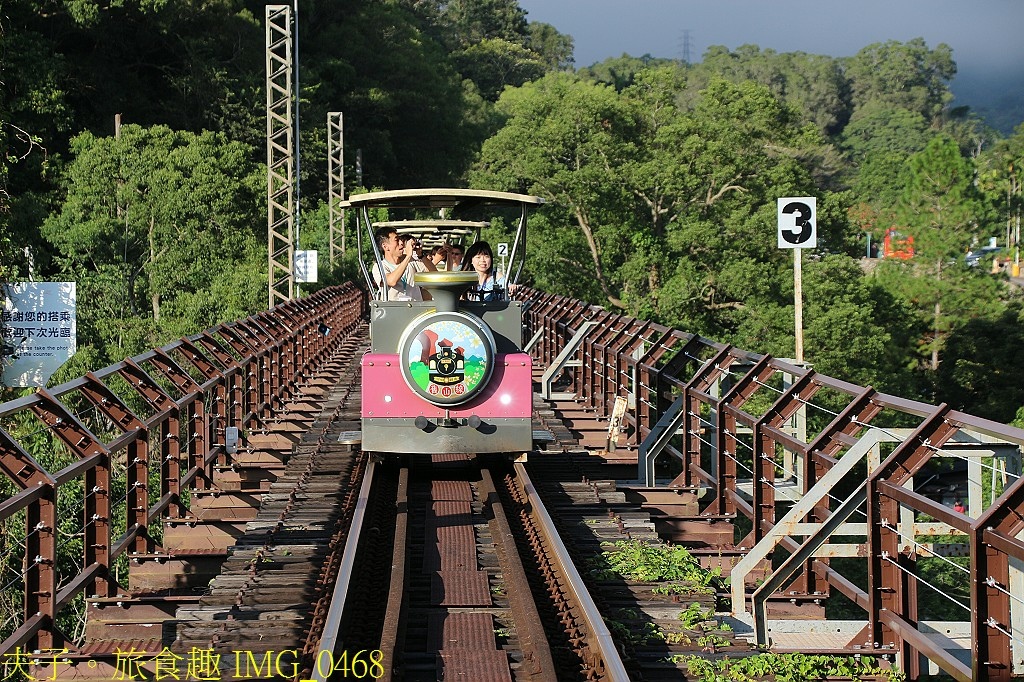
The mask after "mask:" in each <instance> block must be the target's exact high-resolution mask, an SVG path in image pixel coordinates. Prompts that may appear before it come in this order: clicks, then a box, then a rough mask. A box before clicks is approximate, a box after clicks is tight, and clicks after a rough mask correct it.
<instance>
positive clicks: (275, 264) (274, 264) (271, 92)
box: [266, 5, 295, 308]
mask: <svg viewBox="0 0 1024 682" xmlns="http://www.w3.org/2000/svg"><path fill="white" fill-rule="evenodd" d="M266 17H267V24H266V25H267V293H268V304H269V307H271V308H273V307H274V306H275V305H277V304H279V303H283V302H285V301H287V300H289V299H291V298H294V297H295V136H294V132H295V128H294V122H293V120H292V68H293V67H292V13H291V8H290V7H289V6H288V5H267V6H266Z"/></svg>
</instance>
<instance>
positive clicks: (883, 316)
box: [803, 255, 914, 391]
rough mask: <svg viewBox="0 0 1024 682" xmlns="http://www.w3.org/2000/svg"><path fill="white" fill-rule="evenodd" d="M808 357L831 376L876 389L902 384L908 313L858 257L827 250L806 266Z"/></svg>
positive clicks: (908, 361)
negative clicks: (827, 252) (873, 276)
mask: <svg viewBox="0 0 1024 682" xmlns="http://www.w3.org/2000/svg"><path fill="white" fill-rule="evenodd" d="M803 287H804V338H805V342H804V345H805V348H806V357H807V359H808V361H810V362H811V364H812V365H813V366H814V369H815V370H816V371H818V372H821V373H823V374H827V375H829V376H833V377H837V378H840V379H844V380H846V381H851V382H853V383H856V384H859V385H861V386H873V387H875V388H877V389H879V390H885V391H888V390H893V391H899V390H905V387H906V386H907V385H908V384H909V381H908V376H907V369H908V367H909V366H910V365H911V360H912V351H911V349H912V345H913V344H912V342H913V333H914V331H913V328H912V327H910V326H908V325H907V324H906V321H907V320H908V319H911V318H912V316H911V314H910V311H909V310H908V309H907V307H906V306H905V304H903V303H901V302H900V301H899V300H898V299H896V298H895V297H893V296H892V294H890V293H889V292H888V291H886V290H885V289H883V288H882V287H881V286H879V284H878V283H877V282H876V281H875V280H874V279H873V278H870V277H866V276H865V275H864V272H863V271H862V270H861V268H860V266H859V265H858V264H857V262H856V261H854V260H853V259H851V258H849V257H848V256H843V255H831V256H828V257H826V258H823V259H821V260H818V261H810V262H809V263H807V266H806V267H805V269H804V281H803Z"/></svg>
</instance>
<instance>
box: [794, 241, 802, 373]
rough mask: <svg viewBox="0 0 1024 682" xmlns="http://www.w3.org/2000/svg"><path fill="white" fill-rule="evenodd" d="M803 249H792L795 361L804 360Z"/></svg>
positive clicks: (800, 361)
mask: <svg viewBox="0 0 1024 682" xmlns="http://www.w3.org/2000/svg"><path fill="white" fill-rule="evenodd" d="M802 251H803V249H793V305H794V316H795V317H796V355H795V358H796V361H797V364H800V363H802V362H803V361H804V301H803V299H804V290H803V289H804V287H803V264H802V263H803V257H802V255H801V252H802Z"/></svg>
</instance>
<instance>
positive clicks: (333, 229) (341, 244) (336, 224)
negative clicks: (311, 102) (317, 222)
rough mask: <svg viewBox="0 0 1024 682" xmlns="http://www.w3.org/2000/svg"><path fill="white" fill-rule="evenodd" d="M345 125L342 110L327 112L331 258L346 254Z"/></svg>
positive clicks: (333, 262)
mask: <svg viewBox="0 0 1024 682" xmlns="http://www.w3.org/2000/svg"><path fill="white" fill-rule="evenodd" d="M342 201H345V125H344V122H343V117H342V114H341V112H340V111H331V112H328V113H327V205H328V216H329V217H328V223H329V225H330V242H331V244H330V258H331V267H334V264H335V262H336V260H335V259H336V258H337V257H338V256H339V255H342V256H343V255H345V211H344V209H342V208H341V207H340V206H339V204H340V203H341V202H342Z"/></svg>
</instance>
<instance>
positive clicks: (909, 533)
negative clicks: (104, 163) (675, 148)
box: [0, 284, 1024, 680]
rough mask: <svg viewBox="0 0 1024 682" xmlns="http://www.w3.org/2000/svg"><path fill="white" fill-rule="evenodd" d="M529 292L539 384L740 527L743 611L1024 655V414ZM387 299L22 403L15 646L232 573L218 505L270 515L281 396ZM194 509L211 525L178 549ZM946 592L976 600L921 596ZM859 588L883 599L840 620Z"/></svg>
mask: <svg viewBox="0 0 1024 682" xmlns="http://www.w3.org/2000/svg"><path fill="white" fill-rule="evenodd" d="M517 297H518V298H522V299H525V300H527V301H528V302H529V303H528V308H527V312H526V314H525V317H526V333H527V335H526V338H527V339H529V346H528V349H529V351H530V352H531V353H532V355H533V357H534V361H535V364H537V365H538V366H540V367H543V368H545V369H544V372H543V375H542V376H540V377H539V396H540V398H541V399H544V400H549V401H559V400H560V401H570V402H572V403H574V404H576V405H577V406H578V408H579V410H580V414H585V415H587V419H588V420H590V422H589V423H591V424H592V425H596V426H593V428H591V427H588V426H584V425H583V421H582V420H581V421H579V422H578V423H577V425H576V426H575V427H574V428H577V430H578V431H579V432H580V433H581V434H582V435H581V437H580V441H579V442H580V447H581V448H587V449H591V450H594V451H598V452H600V453H601V454H602V456H604V457H606V458H608V459H615V460H616V461H620V462H622V461H626V462H635V466H636V480H635V481H634V484H635V486H636V487H637V488H638V489H643V490H646V491H648V492H649V493H651V494H655V493H658V494H664V495H669V496H671V495H673V494H674V495H679V496H688V499H692V500H694V501H695V502H696V512H695V513H691V514H690V515H689V516H687V517H685V518H675V519H673V523H674V524H675V526H674V527H675V528H677V529H678V533H679V534H680V535H679V536H680V537H683V536H685V533H686V529H687V528H692V527H695V526H702V527H705V528H713V529H722V528H724V529H726V531H725V532H726V534H725V535H723V538H725V540H724V541H723V543H722V549H721V550H720V554H723V555H727V556H728V557H730V558H731V566H730V571H731V578H732V581H731V584H732V588H731V589H732V610H733V617H734V618H735V619H736V622H737V623H742V624H746V625H748V626H749V631H750V636H751V638H752V639H753V640H754V641H756V642H758V643H760V644H764V645H769V644H770V645H772V646H775V647H781V648H784V649H785V648H788V649H790V650H801V651H806V652H824V653H843V654H861V653H863V654H871V655H876V656H880V655H884V656H887V657H889V658H891V659H892V660H893V661H894V662H896V663H897V664H899V665H900V667H901V668H902V669H903V670H904V671H906V672H907V673H908V675H909V676H910V677H911V678H917V677H919V676H921V675H925V674H927V673H928V672H929V670H932V671H939V670H941V671H942V672H944V673H946V674H948V675H951V676H952V677H953V678H955V679H958V680H971V679H975V680H1008V679H1010V678H1011V677H1014V676H1016V675H1020V674H1021V673H1022V672H1024V541H1022V540H1021V539H1020V537H1019V536H1020V535H1021V533H1022V531H1024V482H1022V481H1021V446H1022V445H1024V431H1022V430H1021V429H1017V428H1014V427H1011V426H1008V425H1004V424H999V423H994V422H992V421H988V420H985V419H981V418H978V417H974V416H972V415H969V414H964V413H962V412H958V411H956V410H953V409H951V408H950V407H949V406H948V405H930V404H926V403H921V402H917V401H914V400H909V399H906V398H902V397H899V396H893V395H887V394H884V393H881V392H879V391H876V390H875V389H873V388H871V387H862V386H857V385H854V384H851V383H848V382H845V381H841V380H838V379H835V378H832V377H828V376H824V375H822V374H819V373H817V372H815V371H814V370H813V369H809V368H806V367H802V366H798V365H796V364H794V363H793V362H791V361H786V360H783V359H778V358H773V357H769V356H765V355H760V354H757V353H753V352H750V351H745V350H741V349H738V348H734V347H733V346H730V345H726V344H722V343H718V342H715V341H712V340H710V339H706V338H702V337H699V336H695V335H692V334H688V333H685V332H682V331H679V330H675V329H670V328H666V327H663V326H660V325H658V324H654V323H652V322H649V321H644V320H638V319H635V318H632V317H628V316H625V315H620V314H616V313H613V312H610V311H607V310H604V309H601V308H598V307H594V306H590V305H587V304H584V303H582V302H580V301H577V300H572V299H568V298H565V297H561V296H558V295H553V294H546V293H542V292H539V291H534V290H528V289H527V290H524V291H523V293H521V294H520V295H518V296H517ZM366 314H367V301H366V298H365V296H364V294H363V293H362V292H361V291H360V290H359V289H357V288H356V287H355V286H353V285H351V284H346V285H342V286H339V287H333V288H329V289H325V290H322V291H318V292H316V293H314V294H312V295H310V296H308V297H305V298H300V299H296V300H289V301H286V302H284V303H281V304H280V305H277V306H276V307H274V308H272V309H271V310H269V311H267V312H265V313H261V314H258V315H255V316H253V317H250V318H247V319H244V320H238V321H235V322H232V323H229V324H222V325H219V326H217V327H214V328H212V329H210V330H208V331H206V332H203V333H201V334H196V335H193V336H190V337H187V338H182V339H180V340H178V341H176V342H173V343H170V344H168V345H166V346H164V347H162V348H157V349H153V350H151V351H148V352H146V353H143V354H141V355H139V356H136V357H133V358H130V359H127V360H125V361H124V362H121V363H117V364H115V365H111V366H109V367H106V368H103V369H101V370H98V371H95V372H90V373H88V374H86V375H85V376H82V377H80V378H78V379H75V380H73V381H69V382H67V383H64V384H62V385H60V386H56V387H53V388H49V389H41V390H39V391H38V392H36V393H35V394H33V395H31V396H29V397H25V398H21V399H18V400H14V401H11V402H8V403H4V404H3V405H0V426H2V428H0V470H2V471H3V474H4V478H3V479H2V480H3V485H4V486H5V487H4V488H3V497H2V502H0V521H2V522H3V524H4V533H3V534H2V538H0V549H2V552H3V557H2V559H3V562H4V563H3V569H2V570H3V574H2V576H0V584H2V586H3V589H4V602H5V604H6V605H7V611H8V612H9V614H8V615H9V617H10V620H9V621H8V623H7V631H8V632H9V633H10V634H9V635H8V636H7V638H6V639H5V640H4V641H3V642H2V644H0V654H2V655H5V656H6V655H10V654H11V652H16V651H25V652H48V651H55V650H59V651H61V652H64V653H65V654H67V655H69V656H73V655H75V653H76V652H78V653H80V654H82V655H84V654H86V653H89V654H91V655H98V652H97V650H96V649H95V647H94V648H93V649H89V648H88V647H89V644H88V640H89V637H88V636H86V633H87V627H88V626H84V627H83V626H82V625H83V624H82V622H81V618H80V617H79V616H77V615H75V614H76V613H79V612H80V611H81V610H82V608H81V607H82V604H83V602H88V603H89V604H90V605H91V606H96V605H101V604H103V603H106V602H116V603H117V604H118V605H121V604H122V602H125V603H127V602H130V601H132V600H133V599H141V598H142V597H140V596H139V595H142V594H143V593H148V591H151V590H153V589H156V588H157V587H159V586H165V587H166V586H167V582H166V581H167V580H170V581H171V584H172V586H176V587H179V588H180V587H183V586H187V585H193V584H196V583H199V584H203V583H205V582H206V581H208V580H210V578H211V576H216V575H217V573H218V571H219V566H220V563H222V562H223V560H224V555H225V552H226V550H225V547H226V546H228V545H230V543H231V541H232V538H231V537H228V536H224V535H223V531H220V530H217V528H218V527H217V526H215V525H209V526H205V525H203V524H202V523H196V522H195V520H196V519H197V518H198V519H202V518H203V517H204V515H205V516H206V517H207V518H209V517H212V516H214V515H216V514H220V517H219V518H221V519H224V518H227V519H231V518H236V519H245V518H252V517H251V516H249V517H247V516H245V515H244V514H243V513H242V512H239V511H238V510H239V509H241V508H243V507H245V504H243V502H246V503H247V504H249V508H251V507H252V505H253V504H255V505H257V506H258V504H259V496H260V495H259V489H258V488H257V487H254V486H251V485H249V484H248V478H247V477H248V476H249V475H250V474H251V472H252V471H253V470H254V468H259V467H264V466H271V465H272V464H273V463H269V464H268V463H266V462H264V463H260V462H254V461H253V460H252V459H251V458H252V456H253V455H252V451H251V450H252V448H251V447H250V448H249V449H248V450H247V449H246V447H244V446H245V444H248V445H249V446H252V444H253V443H258V442H261V439H263V441H266V440H268V439H274V438H280V433H281V432H282V429H284V430H285V431H287V428H288V424H287V418H282V415H286V414H288V415H294V414H295V411H296V405H297V404H298V405H300V407H299V408H298V409H299V410H300V411H301V409H303V408H302V407H301V405H302V404H304V402H305V403H308V402H310V401H312V402H313V403H315V402H316V398H315V396H317V395H323V394H318V393H315V392H314V393H310V392H309V391H308V390H307V389H308V387H309V386H310V385H311V383H316V382H317V381H318V380H319V379H318V377H321V375H322V372H321V370H322V367H323V365H324V364H325V363H327V362H328V361H329V360H330V359H331V358H333V357H335V356H336V354H337V353H338V352H339V349H342V350H343V351H344V352H346V353H349V354H353V353H357V352H361V350H359V349H357V348H355V347H352V348H351V349H348V348H349V347H345V346H344V344H345V343H346V338H349V335H350V332H352V331H353V330H355V329H357V328H358V327H359V326H360V325H361V324H362V323H363V321H364V320H365V316H366ZM311 396H313V397H311ZM307 408H308V411H315V410H317V409H319V406H318V405H316V404H312V405H307ZM609 424H611V425H612V426H613V427H615V428H613V429H612V430H609V428H608V426H609ZM354 428H356V429H357V428H358V427H357V426H356V427H354ZM616 434H621V435H616ZM353 437H354V436H353ZM247 457H248V458H249V459H246V458H247ZM944 470H949V471H958V472H960V474H959V475H960V479H961V480H964V479H965V480H966V484H964V485H962V486H961V490H962V492H963V493H964V499H965V502H966V507H965V509H964V511H956V510H954V509H953V508H952V507H951V506H950V505H949V504H948V500H944V499H942V497H941V491H940V494H938V495H936V494H928V495H926V494H925V489H926V488H927V486H926V485H925V483H926V481H924V480H923V478H924V477H925V474H926V472H934V471H944ZM915 483H916V484H917V486H916V487H915ZM240 500H241V501H240ZM232 515H234V516H232ZM69 518H74V519H76V521H75V524H73V525H74V526H75V531H74V532H68V531H67V530H63V529H64V528H65V527H66V523H65V524H64V525H62V522H66V521H67V519H69ZM734 528H736V529H739V528H742V529H743V530H741V531H736V530H734ZM182 532H184V533H185V534H187V535H188V536H189V538H190V541H191V547H192V549H191V550H190V551H185V550H181V549H176V550H175V549H172V547H173V546H174V545H175V543H176V542H181V537H182ZM218 533H220V534H219V535H218ZM741 536H742V537H741ZM197 539H198V540H201V542H198V541H197ZM953 557H966V558H967V559H968V560H967V561H963V560H962V559H961V560H959V561H958V560H955V559H954V558H953ZM773 559H774V561H773ZM922 561H932V562H934V561H942V562H944V563H945V564H948V565H949V570H950V571H952V572H953V574H954V575H957V576H959V578H960V582H961V584H963V585H965V586H967V589H966V590H965V591H967V592H969V598H968V599H961V598H958V597H956V596H953V595H950V594H948V593H947V592H946V591H944V590H942V589H941V588H939V587H937V586H935V585H933V584H931V583H929V581H928V580H927V579H926V578H925V577H923V576H922V572H921V571H920V570H919V568H920V563H921V562H922ZM850 565H857V566H859V567H860V568H859V569H858V575H857V576H852V575H844V574H843V572H842V571H843V570H845V567H848V566H850ZM961 573H962V576H961V575H960V574H961ZM193 578H194V580H193ZM755 578H756V579H755ZM175 581H176V582H175ZM933 592H937V596H938V598H940V599H947V600H950V601H951V602H952V603H953V604H954V606H955V610H956V611H958V612H962V617H961V618H959V619H957V620H951V621H943V622H929V621H926V620H922V619H920V618H919V604H920V600H921V598H922V597H924V595H925V594H926V593H933ZM835 595H843V596H845V597H846V598H847V599H848V600H849V601H850V602H851V603H852V604H853V605H855V607H856V608H857V609H859V612H861V613H862V614H863V615H862V617H861V618H860V619H859V620H858V619H851V620H844V621H835V620H824V619H823V613H824V612H823V610H822V609H821V604H822V603H823V602H826V601H827V600H828V599H829V598H831V597H834V596H835ZM12 605H13V607H17V608H13V607H12ZM76 609H77V611H76ZM37 655H38V654H37Z"/></svg>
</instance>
